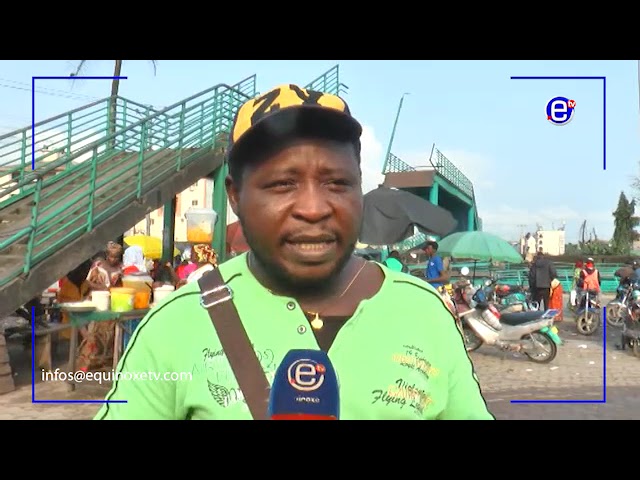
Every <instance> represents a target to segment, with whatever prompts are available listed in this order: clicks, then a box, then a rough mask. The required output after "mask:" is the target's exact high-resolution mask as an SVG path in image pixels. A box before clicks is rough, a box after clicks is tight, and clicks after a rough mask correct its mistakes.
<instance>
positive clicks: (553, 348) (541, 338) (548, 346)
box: [522, 332, 558, 363]
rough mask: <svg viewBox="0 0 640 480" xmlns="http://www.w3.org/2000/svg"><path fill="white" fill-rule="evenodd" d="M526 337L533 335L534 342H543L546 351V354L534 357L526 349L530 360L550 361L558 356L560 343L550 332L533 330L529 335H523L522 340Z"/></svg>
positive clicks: (536, 361)
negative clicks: (557, 343)
mask: <svg viewBox="0 0 640 480" xmlns="http://www.w3.org/2000/svg"><path fill="white" fill-rule="evenodd" d="M526 337H531V339H532V340H533V341H534V342H537V343H540V344H542V346H543V348H544V349H545V351H546V352H545V355H543V356H539V357H538V356H536V357H534V356H533V354H532V353H529V352H527V351H526V350H525V351H524V354H525V355H526V356H527V357H528V358H529V360H531V361H532V362H535V363H549V362H552V361H553V360H554V359H555V358H556V355H557V354H558V345H556V342H554V341H553V339H552V338H551V336H550V335H549V334H548V333H544V332H533V333H531V334H529V335H525V336H523V337H522V340H524V339H525V338H526Z"/></svg>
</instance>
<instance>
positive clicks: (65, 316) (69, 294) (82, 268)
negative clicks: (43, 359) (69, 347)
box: [57, 259, 93, 340]
mask: <svg viewBox="0 0 640 480" xmlns="http://www.w3.org/2000/svg"><path fill="white" fill-rule="evenodd" d="M92 264H93V260H91V259H89V260H85V261H84V262H83V263H81V264H80V265H78V266H77V267H76V268H74V269H73V270H71V271H70V272H69V273H67V276H66V277H64V278H63V279H62V280H60V289H59V290H58V293H57V300H58V303H70V302H81V301H83V300H84V299H86V298H87V297H88V296H89V293H90V292H91V290H90V287H89V282H88V281H87V275H88V274H89V270H90V269H91V266H92ZM61 322H62V323H69V313H68V312H64V311H63V312H62V319H61ZM60 337H61V338H65V339H67V340H69V339H70V338H71V329H68V330H62V331H61V332H60Z"/></svg>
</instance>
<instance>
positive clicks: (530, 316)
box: [500, 310, 544, 327]
mask: <svg viewBox="0 0 640 480" xmlns="http://www.w3.org/2000/svg"><path fill="white" fill-rule="evenodd" d="M542 315H544V312H543V311H539V310H533V311H530V312H509V313H503V314H501V315H500V323H504V324H505V325H511V326H512V327H514V326H516V325H522V324H523V323H528V322H534V321H536V320H539V319H540V318H542Z"/></svg>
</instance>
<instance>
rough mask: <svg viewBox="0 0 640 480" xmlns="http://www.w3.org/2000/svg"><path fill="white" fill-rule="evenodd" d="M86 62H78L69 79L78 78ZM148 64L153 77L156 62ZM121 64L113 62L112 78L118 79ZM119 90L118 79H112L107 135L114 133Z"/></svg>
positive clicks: (113, 141)
mask: <svg viewBox="0 0 640 480" xmlns="http://www.w3.org/2000/svg"><path fill="white" fill-rule="evenodd" d="M87 62H88V60H80V63H78V67H77V68H76V70H75V72H73V73H71V75H70V76H71V77H78V76H80V72H82V69H83V68H84V67H85V66H86V64H87ZM150 62H151V65H152V66H153V75H154V76H155V75H156V73H157V67H158V61H157V60H150ZM122 63H123V60H115V65H114V68H113V76H114V77H119V76H120V75H121V72H122ZM119 89H120V79H119V78H114V79H113V81H112V82H111V96H110V97H109V130H108V134H109V135H111V134H113V133H115V132H116V108H117V104H118V102H117V97H118V90H119ZM114 145H115V138H113V139H112V140H111V148H113V147H114Z"/></svg>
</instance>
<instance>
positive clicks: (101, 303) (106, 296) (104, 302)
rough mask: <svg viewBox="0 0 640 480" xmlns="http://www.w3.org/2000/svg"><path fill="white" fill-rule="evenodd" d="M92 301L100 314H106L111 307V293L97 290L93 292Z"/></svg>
mask: <svg viewBox="0 0 640 480" xmlns="http://www.w3.org/2000/svg"><path fill="white" fill-rule="evenodd" d="M91 301H92V302H93V304H94V305H95V306H96V310H97V311H99V312H106V311H108V310H109V308H110V307H111V292H109V291H108V290H95V291H93V292H91Z"/></svg>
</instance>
